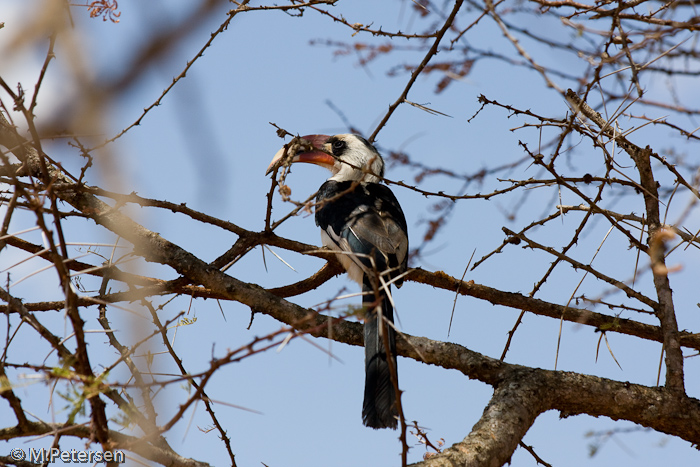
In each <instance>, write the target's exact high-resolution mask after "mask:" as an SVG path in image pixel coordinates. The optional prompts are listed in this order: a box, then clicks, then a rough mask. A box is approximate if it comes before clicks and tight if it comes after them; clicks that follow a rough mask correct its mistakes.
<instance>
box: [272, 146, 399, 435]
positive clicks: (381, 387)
mask: <svg viewBox="0 0 700 467" xmlns="http://www.w3.org/2000/svg"><path fill="white" fill-rule="evenodd" d="M303 139H305V140H307V141H309V142H310V143H311V144H312V145H313V149H311V150H302V151H301V152H298V153H297V154H295V155H293V157H292V162H309V163H314V164H317V165H321V166H323V167H326V168H327V169H329V170H330V171H331V172H332V176H331V177H330V178H329V179H328V180H326V182H325V183H324V184H323V185H321V188H319V190H318V195H317V197H316V202H317V207H316V224H317V225H318V226H319V227H320V228H321V238H322V240H323V244H324V245H325V246H327V247H328V248H330V249H331V250H334V251H336V252H337V253H336V256H337V257H338V260H339V261H340V263H341V264H342V265H343V267H344V268H345V270H346V271H347V272H348V275H349V277H350V278H351V279H352V280H354V281H355V282H357V283H359V284H360V285H361V286H362V292H363V296H362V304H363V306H364V307H365V325H364V334H365V396H364V403H363V407H362V420H363V423H364V424H365V425H366V426H368V427H372V428H394V429H395V428H396V426H397V419H398V411H397V406H396V391H395V390H394V385H393V383H392V380H391V369H390V366H389V365H390V362H391V363H393V367H394V370H396V343H395V338H396V333H395V331H394V329H393V322H394V310H393V306H392V303H391V299H390V297H391V284H392V283H393V284H396V286H397V287H400V286H401V283H402V280H401V277H400V276H401V274H402V273H403V272H405V271H406V268H407V261H408V234H407V227H406V219H405V217H404V214H403V211H402V210H401V206H400V205H399V202H398V201H397V199H396V197H395V196H394V194H393V193H392V192H391V190H390V189H389V188H388V187H387V186H386V185H383V184H381V183H380V182H381V177H382V176H383V175H384V160H383V159H382V157H381V156H380V155H379V153H378V152H377V150H376V149H375V148H374V146H372V145H371V144H370V143H369V142H368V141H367V140H365V139H364V138H362V137H360V136H357V135H351V134H343V135H335V136H325V135H310V136H304V137H303ZM283 155H284V149H282V150H280V152H278V153H277V155H276V156H275V158H274V159H273V161H272V163H271V164H270V168H268V172H270V171H271V170H272V168H273V167H274V166H275V165H276V164H277V163H278V161H279V160H280V159H281V158H282V156H283ZM382 318H383V320H384V321H382ZM384 333H386V337H387V339H386V342H385V339H384ZM387 350H388V354H389V355H390V356H391V359H388V358H387ZM395 374H396V373H395Z"/></svg>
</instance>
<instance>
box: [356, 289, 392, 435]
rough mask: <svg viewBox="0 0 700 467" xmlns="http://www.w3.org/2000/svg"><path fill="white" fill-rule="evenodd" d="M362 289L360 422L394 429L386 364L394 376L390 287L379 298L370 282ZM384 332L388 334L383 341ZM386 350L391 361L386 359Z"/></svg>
mask: <svg viewBox="0 0 700 467" xmlns="http://www.w3.org/2000/svg"><path fill="white" fill-rule="evenodd" d="M362 292H363V296H362V304H363V305H364V306H365V309H366V311H365V313H366V314H365V399H364V403H363V406H362V422H363V423H364V425H365V426H368V427H371V428H392V429H396V426H397V420H398V410H397V404H396V391H395V390H394V384H393V383H392V378H391V367H390V365H389V362H390V361H391V363H393V367H394V372H395V373H394V374H395V375H396V374H397V373H396V332H395V331H394V328H393V323H394V308H393V306H392V304H391V300H390V299H389V296H390V294H391V292H390V287H389V286H388V285H386V286H384V287H382V290H380V291H379V293H378V295H379V300H378V299H377V297H376V294H377V292H376V291H375V288H374V287H372V285H371V284H368V283H364V284H363V286H362ZM382 321H383V322H382ZM384 333H386V337H387V339H386V341H387V342H386V343H385V340H384ZM387 344H388V346H387ZM387 347H388V348H387ZM387 351H388V354H389V355H390V360H389V359H388V358H387Z"/></svg>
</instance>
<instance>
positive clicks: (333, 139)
mask: <svg viewBox="0 0 700 467" xmlns="http://www.w3.org/2000/svg"><path fill="white" fill-rule="evenodd" d="M302 139H304V140H306V141H308V142H309V143H310V145H311V147H308V145H307V147H304V146H303V145H302V146H299V149H293V150H294V151H295V154H294V155H293V156H292V159H291V161H292V162H307V163H311V164H316V165H320V166H321V167H325V168H326V169H328V170H330V171H331V173H332V174H333V175H331V177H330V178H329V180H336V181H338V182H344V181H362V182H367V183H379V181H380V180H381V177H383V176H384V160H383V159H382V156H380V155H379V152H378V151H377V150H376V149H375V148H374V146H372V145H371V144H370V142H369V141H367V140H366V139H364V138H363V137H361V136H358V135H353V134H342V135H335V136H327V135H308V136H303V137H302ZM289 149H292V147H289ZM289 149H288V150H287V151H289ZM284 154H285V148H282V149H280V150H279V151H278V152H277V154H275V157H274V158H273V159H272V162H271V163H270V166H269V167H268V168H267V173H270V172H272V170H273V169H274V168H275V166H276V165H277V164H278V163H279V162H280V160H281V159H282V157H283V156H284Z"/></svg>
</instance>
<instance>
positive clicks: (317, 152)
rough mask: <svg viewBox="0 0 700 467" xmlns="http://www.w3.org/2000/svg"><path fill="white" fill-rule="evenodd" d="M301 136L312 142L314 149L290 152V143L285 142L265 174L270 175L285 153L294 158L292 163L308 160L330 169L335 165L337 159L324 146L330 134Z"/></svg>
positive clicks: (307, 161) (310, 162)
mask: <svg viewBox="0 0 700 467" xmlns="http://www.w3.org/2000/svg"><path fill="white" fill-rule="evenodd" d="M301 138H302V139H304V140H306V141H308V142H309V143H311V146H312V147H313V149H311V150H300V151H298V152H297V153H296V154H289V153H288V151H287V148H288V147H289V145H288V144H285V145H284V147H283V148H282V149H280V150H279V151H277V154H275V157H273V158H272V162H270V165H269V166H268V167H267V171H266V172H265V175H269V174H270V172H272V171H273V170H274V169H275V167H277V166H278V165H279V164H280V163H281V162H283V160H282V159H283V158H284V156H285V154H287V157H291V158H292V159H291V161H292V163H294V162H306V163H309V164H316V165H320V166H321V167H325V168H327V169H328V170H330V169H331V168H332V167H333V165H334V164H335V159H334V158H333V156H331V155H330V154H328V153H327V152H325V151H324V146H325V144H326V141H328V139H329V138H330V136H327V135H307V136H302V137H301Z"/></svg>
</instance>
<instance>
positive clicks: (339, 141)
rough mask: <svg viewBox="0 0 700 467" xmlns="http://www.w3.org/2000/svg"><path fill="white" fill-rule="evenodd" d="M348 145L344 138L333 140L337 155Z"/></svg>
mask: <svg viewBox="0 0 700 467" xmlns="http://www.w3.org/2000/svg"><path fill="white" fill-rule="evenodd" d="M346 146H347V144H346V143H345V141H343V140H342V139H337V140H335V141H333V143H332V147H333V154H336V155H337V154H338V152H340V151H342V150H343V149H345V147H346Z"/></svg>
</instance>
